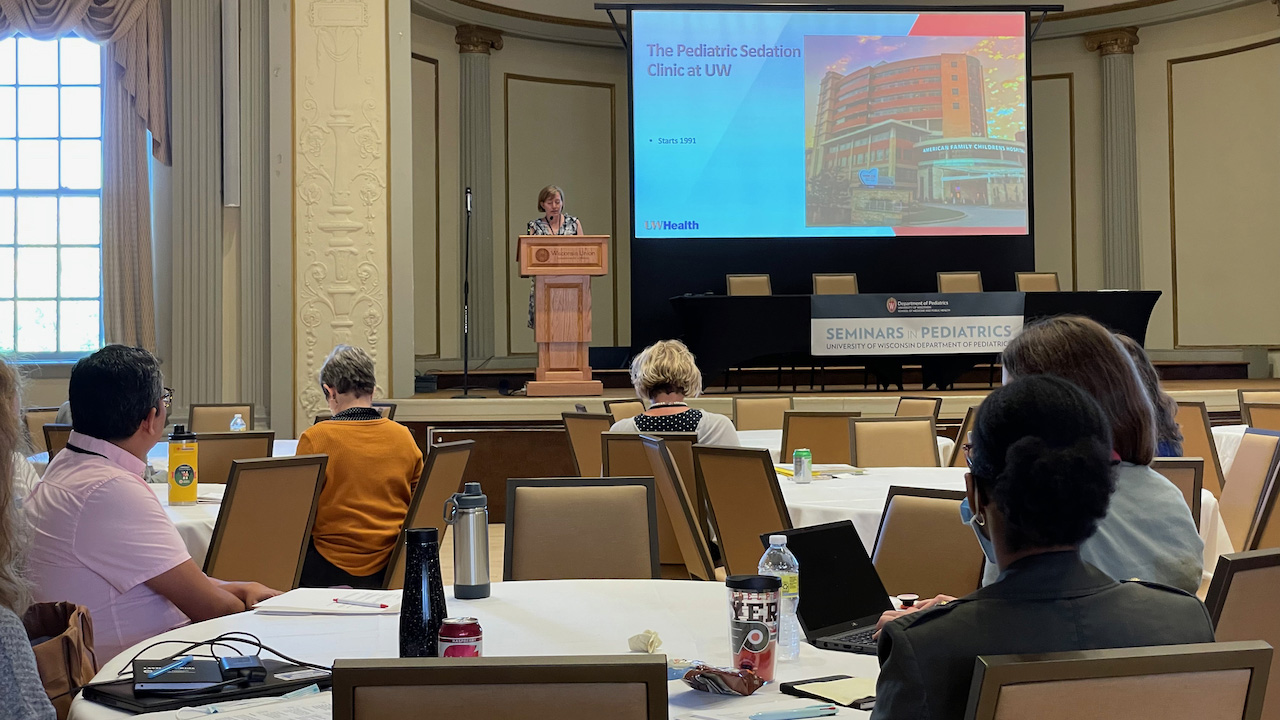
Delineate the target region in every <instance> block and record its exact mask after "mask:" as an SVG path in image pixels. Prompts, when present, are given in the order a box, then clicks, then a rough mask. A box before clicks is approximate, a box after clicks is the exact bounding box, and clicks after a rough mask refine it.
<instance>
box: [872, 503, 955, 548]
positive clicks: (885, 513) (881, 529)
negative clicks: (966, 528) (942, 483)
mask: <svg viewBox="0 0 1280 720" xmlns="http://www.w3.org/2000/svg"><path fill="white" fill-rule="evenodd" d="M899 495H903V496H906V495H910V496H911V497H922V498H933V499H935V500H957V501H959V500H964V498H965V491H964V490H937V489H933V488H917V487H904V486H901V485H890V486H889V494H887V495H885V498H884V509H883V510H881V511H880V524H879V525H877V526H876V541H875V542H874V543H873V544H872V545H871V557H873V558H874V557H875V555H876V548H877V547H878V546H879V545H880V535H881V533H883V532H884V519H885V518H886V517H888V516H889V506H890V505H892V504H893V499H894V498H896V497H898V496H899ZM957 517H959V516H958V515H957Z"/></svg>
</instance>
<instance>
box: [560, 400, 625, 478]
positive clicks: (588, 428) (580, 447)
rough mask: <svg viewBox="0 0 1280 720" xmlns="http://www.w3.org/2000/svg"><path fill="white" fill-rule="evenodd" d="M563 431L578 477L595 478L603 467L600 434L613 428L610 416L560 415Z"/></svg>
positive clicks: (573, 413) (594, 414) (589, 414)
mask: <svg viewBox="0 0 1280 720" xmlns="http://www.w3.org/2000/svg"><path fill="white" fill-rule="evenodd" d="M560 418H561V419H562V420H564V431H565V433H567V434H568V435H569V448H570V449H571V450H573V464H574V465H575V466H576V467H577V468H578V477H597V476H598V475H599V474H600V469H601V468H602V467H604V465H603V464H602V460H603V458H602V457H601V456H600V433H606V432H609V428H611V427H613V423H614V419H613V416H612V415H605V414H603V413H579V412H571V413H561V414H560Z"/></svg>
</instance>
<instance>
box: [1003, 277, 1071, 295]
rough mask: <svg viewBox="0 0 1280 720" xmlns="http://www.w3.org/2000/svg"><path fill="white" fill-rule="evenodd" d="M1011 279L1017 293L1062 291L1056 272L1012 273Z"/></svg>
mask: <svg viewBox="0 0 1280 720" xmlns="http://www.w3.org/2000/svg"><path fill="white" fill-rule="evenodd" d="M1013 277H1014V280H1015V282H1016V283H1017V287H1018V292H1058V291H1059V290H1061V289H1062V288H1061V286H1059V284H1058V273H1056V272H1020V273H1014V275H1013Z"/></svg>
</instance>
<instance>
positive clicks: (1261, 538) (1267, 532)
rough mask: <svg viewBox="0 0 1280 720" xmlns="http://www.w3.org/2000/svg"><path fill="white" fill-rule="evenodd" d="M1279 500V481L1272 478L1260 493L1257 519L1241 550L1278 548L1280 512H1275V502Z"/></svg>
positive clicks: (1279, 542) (1279, 545) (1279, 541)
mask: <svg viewBox="0 0 1280 720" xmlns="http://www.w3.org/2000/svg"><path fill="white" fill-rule="evenodd" d="M1278 499H1280V479H1277V478H1276V477H1272V479H1271V482H1270V483H1269V484H1268V485H1267V487H1266V489H1264V490H1263V491H1262V499H1261V500H1259V501H1258V518H1257V520H1255V521H1254V523H1253V529H1252V530H1250V531H1249V538H1248V539H1247V540H1246V541H1245V544H1244V547H1243V548H1241V549H1243V550H1270V549H1272V548H1280V512H1277V509H1276V501H1277V500H1278Z"/></svg>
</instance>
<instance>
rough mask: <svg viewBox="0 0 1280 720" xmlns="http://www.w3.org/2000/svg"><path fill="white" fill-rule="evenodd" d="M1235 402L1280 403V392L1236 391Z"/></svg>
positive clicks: (1241, 403) (1242, 403)
mask: <svg viewBox="0 0 1280 720" xmlns="http://www.w3.org/2000/svg"><path fill="white" fill-rule="evenodd" d="M1236 400H1237V401H1239V403H1240V405H1241V406H1243V405H1244V404H1245V403H1280V390H1243V389H1237V390H1236Z"/></svg>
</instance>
